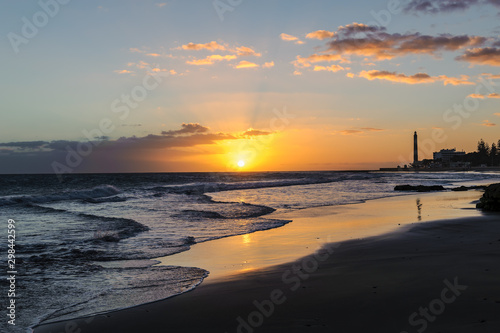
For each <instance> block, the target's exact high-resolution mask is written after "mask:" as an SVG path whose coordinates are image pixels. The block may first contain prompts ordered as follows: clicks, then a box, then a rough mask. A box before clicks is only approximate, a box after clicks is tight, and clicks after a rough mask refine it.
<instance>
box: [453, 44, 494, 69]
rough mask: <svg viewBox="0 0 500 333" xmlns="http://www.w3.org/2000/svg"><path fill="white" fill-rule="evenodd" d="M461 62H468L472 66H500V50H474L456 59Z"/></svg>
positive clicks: (488, 48)
mask: <svg viewBox="0 0 500 333" xmlns="http://www.w3.org/2000/svg"><path fill="white" fill-rule="evenodd" d="M455 59H456V60H459V61H467V62H470V63H471V64H478V65H490V66H500V48H496V47H484V48H473V49H470V50H467V51H465V53H464V54H462V55H460V56H458V57H456V58H455Z"/></svg>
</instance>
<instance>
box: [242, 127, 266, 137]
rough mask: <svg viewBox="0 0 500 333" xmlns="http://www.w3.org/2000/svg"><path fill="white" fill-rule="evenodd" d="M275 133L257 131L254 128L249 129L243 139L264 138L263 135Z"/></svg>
mask: <svg viewBox="0 0 500 333" xmlns="http://www.w3.org/2000/svg"><path fill="white" fill-rule="evenodd" d="M270 134H273V132H268V131H261V130H256V129H253V128H250V129H248V130H247V131H246V132H244V133H243V134H242V136H243V137H251V136H262V135H270Z"/></svg>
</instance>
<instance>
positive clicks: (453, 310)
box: [35, 191, 500, 333]
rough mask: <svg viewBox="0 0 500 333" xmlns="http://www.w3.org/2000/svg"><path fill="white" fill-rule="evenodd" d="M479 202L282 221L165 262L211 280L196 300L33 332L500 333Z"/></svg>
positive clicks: (296, 215) (414, 204)
mask: <svg viewBox="0 0 500 333" xmlns="http://www.w3.org/2000/svg"><path fill="white" fill-rule="evenodd" d="M480 195H481V193H480V192H478V191H469V192H463V193H454V192H446V193H431V194H419V195H409V196H401V197H393V198H386V199H378V200H371V201H368V202H366V203H361V204H356V205H348V206H337V207H320V208H312V209H306V210H302V211H296V212H293V213H288V214H282V215H278V214H275V217H279V218H290V219H292V220H293V222H292V223H289V224H287V225H285V226H284V227H281V228H277V229H273V230H268V231H262V232H256V233H253V234H250V235H243V236H234V237H228V238H225V239H220V240H216V241H212V242H206V243H201V244H196V245H195V246H193V247H192V249H191V250H190V251H187V252H184V253H181V254H177V255H174V256H170V257H164V258H160V261H161V262H162V264H165V265H185V266H197V267H202V268H204V269H207V270H209V271H210V276H209V277H208V278H207V279H206V280H205V281H204V282H203V283H202V284H201V285H200V286H198V287H197V288H195V289H194V290H193V291H190V292H187V293H185V294H182V295H180V296H176V297H173V298H170V299H166V300H162V301H158V302H154V303H150V304H145V305H141V306H138V307H133V308H129V309H124V310H120V311H115V312H111V313H106V314H101V315H96V316H92V317H88V318H81V319H76V320H72V321H64V322H59V323H51V324H46V325H42V326H39V327H37V328H36V329H35V333H46V332H47V333H48V332H165V331H166V332H201V331H203V332H242V333H243V332H245V333H248V332H366V331H374V332H408V333H411V332H420V333H421V332H424V331H425V332H498V331H499V328H500V320H499V319H498V316H497V314H498V312H499V311H500V286H499V284H498V280H499V277H500V266H499V264H498V263H499V259H500V223H499V222H500V216H499V215H498V214H497V215H495V214H483V213H481V212H479V211H478V210H476V209H474V204H473V203H472V201H474V200H477V199H478V198H479V197H480ZM419 222H421V223H419ZM228 249H231V250H230V251H229V250H228Z"/></svg>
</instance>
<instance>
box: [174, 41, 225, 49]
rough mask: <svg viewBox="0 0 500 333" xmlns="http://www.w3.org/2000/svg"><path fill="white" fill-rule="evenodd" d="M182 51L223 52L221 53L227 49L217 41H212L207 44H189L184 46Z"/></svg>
mask: <svg viewBox="0 0 500 333" xmlns="http://www.w3.org/2000/svg"><path fill="white" fill-rule="evenodd" d="M182 49H184V50H194V51H199V50H209V51H215V50H221V51H225V50H226V47H225V46H224V45H221V44H219V43H217V42H216V41H211V42H209V43H205V44H195V43H188V44H186V45H182Z"/></svg>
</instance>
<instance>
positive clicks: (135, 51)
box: [128, 47, 145, 53]
mask: <svg viewBox="0 0 500 333" xmlns="http://www.w3.org/2000/svg"><path fill="white" fill-rule="evenodd" d="M128 50H129V51H130V52H132V53H145V51H142V50H140V49H138V48H137V47H131V48H130V49H128Z"/></svg>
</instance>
